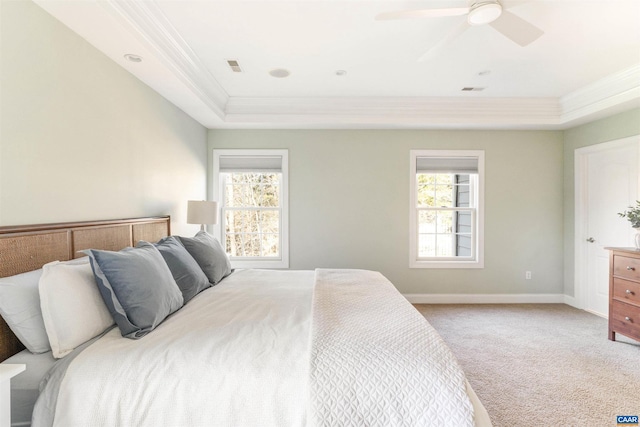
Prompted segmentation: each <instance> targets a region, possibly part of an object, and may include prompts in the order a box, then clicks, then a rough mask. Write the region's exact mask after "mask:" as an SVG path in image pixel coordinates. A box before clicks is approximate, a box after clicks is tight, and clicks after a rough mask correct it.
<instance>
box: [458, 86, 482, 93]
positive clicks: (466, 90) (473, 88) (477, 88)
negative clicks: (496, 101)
mask: <svg viewBox="0 0 640 427" xmlns="http://www.w3.org/2000/svg"><path fill="white" fill-rule="evenodd" d="M482 90H484V88H483V87H471V86H468V87H463V88H462V91H463V92H480V91H482Z"/></svg>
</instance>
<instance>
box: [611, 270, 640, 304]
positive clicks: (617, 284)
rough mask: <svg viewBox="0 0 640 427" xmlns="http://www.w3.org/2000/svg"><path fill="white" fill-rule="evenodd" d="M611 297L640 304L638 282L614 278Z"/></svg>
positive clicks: (639, 284)
mask: <svg viewBox="0 0 640 427" xmlns="http://www.w3.org/2000/svg"><path fill="white" fill-rule="evenodd" d="M613 298H614V299H617V300H621V301H624V302H628V303H629V304H635V305H637V306H640V282H630V281H628V280H624V279H618V278H617V277H616V278H614V279H613Z"/></svg>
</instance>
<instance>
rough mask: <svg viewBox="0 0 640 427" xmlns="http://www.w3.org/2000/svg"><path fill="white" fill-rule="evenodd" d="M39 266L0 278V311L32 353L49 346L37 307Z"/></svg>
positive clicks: (40, 270)
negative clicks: (25, 271) (35, 268)
mask: <svg viewBox="0 0 640 427" xmlns="http://www.w3.org/2000/svg"><path fill="white" fill-rule="evenodd" d="M40 276H42V269H41V268H39V269H38V270H34V271H29V272H27V273H22V274H17V275H15V276H11V277H4V278H2V279H0V315H2V318H3V319H4V320H5V321H6V322H7V325H9V328H11V330H12V331H13V333H14V334H16V337H18V339H19V340H20V341H21V342H22V344H24V346H25V347H27V349H29V351H30V352H31V353H45V352H47V351H49V350H51V346H50V345H49V339H48V338H47V331H46V330H45V328H44V321H43V320H42V311H40V296H39V295H38V281H39V280H40Z"/></svg>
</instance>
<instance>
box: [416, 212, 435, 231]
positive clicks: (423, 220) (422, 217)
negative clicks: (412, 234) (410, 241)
mask: <svg viewBox="0 0 640 427" xmlns="http://www.w3.org/2000/svg"><path fill="white" fill-rule="evenodd" d="M435 232H436V212H435V211H420V212H419V213H418V233H420V234H423V233H435Z"/></svg>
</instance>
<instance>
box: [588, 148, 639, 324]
mask: <svg viewBox="0 0 640 427" xmlns="http://www.w3.org/2000/svg"><path fill="white" fill-rule="evenodd" d="M588 148H589V150H586V151H585V152H584V153H583V154H582V155H583V165H584V170H583V172H584V178H585V181H584V182H585V184H586V188H584V189H583V191H584V192H583V197H584V198H585V200H584V201H585V203H584V204H583V206H584V208H585V210H586V211H585V212H583V216H582V218H583V221H584V225H583V234H582V239H583V240H582V241H583V245H585V250H584V254H585V261H586V262H585V264H586V265H583V266H582V268H584V269H585V270H586V271H585V273H586V275H584V276H583V277H584V278H585V279H586V280H585V283H586V294H585V298H584V300H583V301H584V308H585V310H588V311H591V312H594V313H596V314H599V315H602V316H605V317H606V316H607V314H608V312H609V251H607V250H605V249H604V248H605V247H609V246H633V242H632V238H633V234H634V233H633V230H632V229H631V225H630V223H629V222H628V221H627V220H626V219H623V218H620V217H619V216H618V212H622V211H624V210H625V209H626V208H627V207H628V206H630V205H635V201H636V199H637V198H638V181H639V179H640V178H639V170H640V168H639V163H640V162H639V155H640V139H639V138H634V139H631V140H624V141H620V143H614V144H611V143H607V144H599V146H592V147H588Z"/></svg>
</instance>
